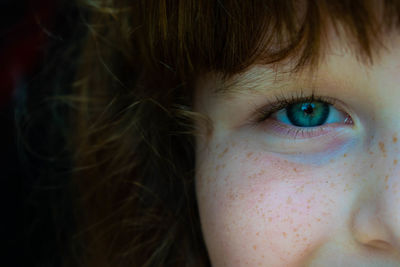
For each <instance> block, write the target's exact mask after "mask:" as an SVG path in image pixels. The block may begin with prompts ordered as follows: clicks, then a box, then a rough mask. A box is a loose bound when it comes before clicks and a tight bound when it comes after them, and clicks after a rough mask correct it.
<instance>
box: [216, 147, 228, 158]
mask: <svg viewBox="0 0 400 267" xmlns="http://www.w3.org/2000/svg"><path fill="white" fill-rule="evenodd" d="M228 151H229V148H225V149H224V151H222V153H221V154H219V156H218V158H222V157H223V156H224V155H225V154H226V153H227V152H228Z"/></svg>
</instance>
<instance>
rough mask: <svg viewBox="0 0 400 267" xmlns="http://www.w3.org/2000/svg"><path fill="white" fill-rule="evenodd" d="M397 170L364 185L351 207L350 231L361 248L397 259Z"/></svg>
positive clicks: (399, 236) (399, 202)
mask: <svg viewBox="0 0 400 267" xmlns="http://www.w3.org/2000/svg"><path fill="white" fill-rule="evenodd" d="M399 183H400V171H397V174H396V175H391V176H389V175H384V177H382V178H377V179H376V180H375V181H374V182H370V183H368V184H365V185H364V186H363V187H362V188H361V190H360V193H359V195H358V199H357V200H356V203H355V205H354V208H353V213H352V220H351V230H352V233H353V237H354V239H355V241H356V242H358V243H359V244H360V245H362V246H366V247H368V248H372V249H375V250H380V251H384V252H390V253H391V254H393V255H396V256H397V257H400V193H399V189H400V188H398V184H399Z"/></svg>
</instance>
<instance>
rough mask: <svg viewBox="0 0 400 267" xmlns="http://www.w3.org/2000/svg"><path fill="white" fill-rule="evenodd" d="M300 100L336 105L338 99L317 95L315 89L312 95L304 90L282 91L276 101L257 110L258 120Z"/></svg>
mask: <svg viewBox="0 0 400 267" xmlns="http://www.w3.org/2000/svg"><path fill="white" fill-rule="evenodd" d="M299 102H323V103H326V104H329V105H332V106H335V103H336V100H335V99H332V98H330V97H325V96H316V95H315V94H314V91H313V92H312V93H311V95H305V94H304V92H303V91H302V90H301V91H300V92H297V93H294V94H291V95H285V94H284V93H283V92H282V93H280V94H278V95H276V96H275V100H274V101H271V102H269V103H267V104H266V105H264V106H263V108H261V109H258V110H257V114H258V116H257V119H256V122H257V123H261V122H263V121H265V120H267V119H268V118H269V117H271V115H272V114H274V113H275V112H278V111H279V110H281V109H283V108H286V107H288V106H290V105H292V104H296V103H299Z"/></svg>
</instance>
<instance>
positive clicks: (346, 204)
mask: <svg viewBox="0 0 400 267" xmlns="http://www.w3.org/2000/svg"><path fill="white" fill-rule="evenodd" d="M394 47H400V38H398V39H396V43H395V45H394ZM385 53H386V54H384V55H383V56H382V59H381V61H380V63H379V64H378V63H377V64H378V65H376V66H374V67H372V68H369V67H366V66H364V65H359V64H361V63H355V62H357V61H356V60H355V59H354V57H353V56H351V55H347V54H344V55H343V53H342V52H337V53H332V55H331V54H330V55H329V57H327V63H325V64H326V65H322V67H321V68H322V70H321V74H320V75H316V76H318V77H324V73H325V74H326V75H327V76H329V78H330V79H334V80H335V81H340V82H338V84H342V83H343V84H346V83H345V82H343V80H345V81H346V82H349V81H351V82H353V83H355V85H353V86H352V87H350V88H347V87H345V88H340V87H337V86H336V84H335V86H334V87H332V88H333V89H331V91H324V93H325V95H328V96H330V95H331V94H336V95H333V96H334V97H335V98H339V99H340V100H343V102H346V101H349V102H346V104H347V105H349V106H350V107H351V108H352V110H353V113H352V114H351V115H352V119H353V121H354V124H355V127H354V129H351V130H349V132H348V134H347V132H346V134H343V135H340V136H339V134H338V135H326V136H323V137H321V138H320V137H318V138H314V139H313V140H308V139H301V140H293V139H290V140H289V139H287V138H285V137H279V138H276V134H275V135H272V134H269V132H268V131H269V130H270V129H264V128H263V127H266V126H265V125H263V126H260V127H246V123H247V122H248V121H249V120H248V119H249V118H248V117H249V115H248V114H250V113H251V112H250V111H248V110H254V103H256V102H257V101H259V99H262V98H263V97H262V96H263V95H260V94H259V93H254V96H253V95H252V94H250V93H249V94H245V96H243V98H244V99H243V100H240V101H239V100H237V102H234V101H236V100H232V99H230V100H229V101H231V102H232V103H231V102H229V101H228V100H227V102H228V103H225V104H221V102H222V101H217V100H216V98H215V97H214V95H212V94H211V93H210V92H212V91H213V88H217V87H218V86H217V85H218V84H219V82H220V81H219V80H218V78H215V77H214V76H212V78H210V77H206V78H205V79H204V80H203V81H202V82H200V83H199V85H198V86H199V88H200V89H199V90H198V91H199V92H198V93H197V95H196V104H195V107H196V111H198V112H201V113H203V114H205V115H207V116H209V117H210V118H211V119H212V121H213V122H214V125H213V126H214V127H213V129H214V132H213V133H212V134H211V135H209V138H208V139H207V138H198V139H197V144H196V194H197V198H198V204H199V212H200V219H201V225H202V231H203V235H204V239H205V243H206V246H207V250H208V253H209V256H210V260H211V262H212V265H213V266H214V267H222V266H229V267H230V266H234V267H235V266H271V267H274V266H288V267H292V266H293V267H297V266H367V267H370V266H376V267H382V266H384V267H385V266H400V164H398V159H399V153H400V144H399V142H398V140H397V136H398V134H399V132H400V117H399V116H398V114H399V111H400V110H399V108H398V106H399V105H398V103H399V102H400V78H399V77H398V75H397V74H396V75H395V74H393V73H397V72H394V71H393V72H391V71H388V70H390V69H391V68H397V65H398V62H400V49H397V50H394V51H392V52H385ZM324 66H325V67H324ZM365 72H368V75H365ZM390 73H392V74H390ZM332 77H333V78H332ZM321 79H322V78H321ZM216 84H217V85H216ZM324 85H326V84H324V83H323V84H322V86H321V87H323V88H325V86H324ZM326 87H329V86H326ZM354 88H355V89H354ZM376 88H379V90H376ZM326 90H328V89H326ZM352 90H353V91H352ZM354 90H355V91H354ZM357 90H358V91H357ZM346 94H347V95H346ZM342 95H345V96H346V97H344V96H343V97H342ZM252 97H253V98H252ZM341 97H342V98H341ZM348 99H350V100H348ZM249 103H251V104H249ZM229 105H231V106H229ZM242 106H244V108H243V107H242ZM381 107H385V108H384V109H382V108H381ZM246 108H247V109H248V110H247V109H246ZM246 114H247V116H246ZM239 118H240V119H239ZM372 118H373V119H372ZM243 125H244V126H243ZM337 136H339V137H337ZM273 138H275V139H273ZM269 140H274V141H273V142H272V141H271V142H270V141H269Z"/></svg>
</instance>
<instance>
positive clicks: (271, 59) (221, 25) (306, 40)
mask: <svg viewBox="0 0 400 267" xmlns="http://www.w3.org/2000/svg"><path fill="white" fill-rule="evenodd" d="M104 2H107V3H108V1H104ZM123 2H126V3H123ZM113 8H114V9H110V8H109V9H107V8H99V9H98V13H97V14H95V15H94V16H93V17H92V20H93V28H92V29H93V32H94V33H95V34H94V38H93V39H92V40H90V39H89V41H88V46H87V47H86V50H85V51H86V52H85V54H84V55H83V58H85V57H86V59H94V60H98V59H100V60H99V61H98V62H100V63H93V62H90V61H88V63H89V64H87V65H86V66H85V65H83V66H82V71H81V73H83V75H82V77H81V78H82V79H81V80H80V81H79V83H77V88H78V89H79V90H80V91H79V92H80V94H82V95H83V96H85V97H87V98H91V99H93V101H92V102H91V103H90V104H89V105H87V106H86V104H85V108H84V109H82V110H83V111H84V112H87V113H86V115H85V116H81V120H80V122H79V124H78V127H79V131H78V134H79V136H78V137H77V139H76V140H79V147H80V149H81V151H80V153H78V154H77V160H78V161H80V162H83V164H84V166H82V167H85V168H84V169H83V170H84V171H83V172H80V173H82V175H81V176H82V177H84V178H85V179H82V180H81V181H79V183H80V184H81V189H82V190H83V191H90V192H91V194H90V195H89V196H88V197H86V198H85V199H84V207H86V208H87V209H88V210H91V212H90V213H88V215H87V217H86V218H85V220H86V223H88V224H89V225H92V224H94V225H95V226H93V227H91V228H90V231H88V233H89V234H88V236H87V238H88V239H89V240H90V241H91V242H92V244H94V245H93V251H92V252H90V253H93V254H94V255H95V257H97V258H96V260H98V262H109V263H110V264H111V265H112V263H113V262H117V263H121V264H122V263H133V264H137V263H139V265H142V264H149V265H167V264H170V265H171V266H177V265H182V264H183V263H186V264H188V265H201V264H207V261H208V259H207V258H208V257H209V259H210V260H211V263H212V264H213V266H309V265H310V266H339V265H345V266H398V265H399V264H400V162H398V161H400V156H399V155H400V154H399V149H400V141H399V142H398V138H400V132H399V131H400V118H399V117H398V116H397V114H398V112H399V111H400V109H399V108H398V107H399V105H398V103H400V102H399V101H400V87H399V84H400V78H399V77H400V75H399V73H400V38H399V35H398V34H397V30H398V26H399V22H400V20H399V17H400V3H397V2H396V1H346V0H343V1H311V0H310V1H281V0H276V1H267V0H264V1H261V0H260V1H256V0H254V1H239V0H237V1H214V0H212V1H211V0H210V1H197V0H196V1H194V0H193V1H162V0H160V1H155V0H154V1H152V0H143V1H119V4H118V6H115V7H113ZM87 98H85V99H87ZM85 103H86V102H85ZM88 111H89V112H88ZM88 129H89V130H88ZM88 166H93V168H90V167H88ZM93 184H96V186H94V185H93ZM93 188H94V189H93ZM197 210H199V212H198V211H197ZM98 221H100V223H97V222H98ZM99 233H101V234H99ZM203 238H204V241H203ZM110 244H112V245H110ZM101 251H103V252H105V251H107V252H109V254H104V253H102V254H101V255H100V253H101ZM206 251H207V252H208V256H207V253H206ZM95 257H93V260H92V261H91V262H92V263H93V264H98V262H97V261H96V260H95V259H94V258H95ZM103 264H104V263H103Z"/></svg>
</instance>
